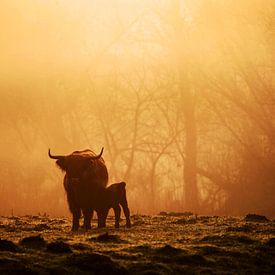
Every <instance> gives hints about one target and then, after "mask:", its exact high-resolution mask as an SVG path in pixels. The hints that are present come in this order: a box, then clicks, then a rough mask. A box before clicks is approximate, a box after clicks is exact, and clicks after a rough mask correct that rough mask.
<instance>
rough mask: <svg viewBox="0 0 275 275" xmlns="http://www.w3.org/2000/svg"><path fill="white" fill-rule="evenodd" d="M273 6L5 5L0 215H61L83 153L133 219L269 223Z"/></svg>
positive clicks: (274, 174)
mask: <svg viewBox="0 0 275 275" xmlns="http://www.w3.org/2000/svg"><path fill="white" fill-rule="evenodd" d="M274 12H275V1H274V0H265V1H264V5H263V2H262V1H261V0H250V1H246V0H240V1H234V0H230V1H227V0H196V1H191V0H170V1H168V0H167V1H166V0H160V1H157V0H131V1H130V0H128V1H127V0H113V1H107V0H101V1H99V0H98V1H97V0H79V1H73V0H55V1H54V0H47V1H46V0H25V1H21V0H2V1H1V3H0V25H1V32H0V60H1V63H0V99H1V100H0V120H1V124H0V133H1V138H0V152H1V153H0V163H1V165H0V167H1V168H0V214H1V215H24V214H37V213H41V214H43V213H46V214H49V215H53V216H60V215H68V214H69V211H68V207H67V203H66V195H65V191H64V188H63V184H62V179H63V176H64V175H63V174H62V172H61V170H59V169H58V168H57V166H56V165H55V162H54V161H53V160H51V159H50V158H49V157H48V148H51V151H52V153H53V154H63V155H65V154H70V153H71V152H73V151H75V150H81V149H86V148H90V149H92V150H93V151H95V152H96V153H99V152H100V149H101V147H104V148H105V149H104V154H103V157H104V159H105V161H106V165H107V168H108V171H109V177H110V179H109V183H114V182H118V181H126V183H127V195H128V201H129V206H130V209H131V212H132V213H150V214H154V213H158V212H160V211H193V212H195V213H200V214H220V215H243V214H246V213H252V212H255V213H259V214H265V215H269V216H272V215H274V209H275V203H274V197H275V169H274V167H275V158H274V157H275V147H274V146H275V124H274V121H275V87H274V64H275V60H274V45H275V43H274V42H275V41H274V37H275V21H274V18H275V17H274Z"/></svg>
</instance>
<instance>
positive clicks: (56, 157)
mask: <svg viewBox="0 0 275 275" xmlns="http://www.w3.org/2000/svg"><path fill="white" fill-rule="evenodd" d="M48 155H49V157H50V158H51V159H63V158H64V156H53V155H51V149H49V152H48Z"/></svg>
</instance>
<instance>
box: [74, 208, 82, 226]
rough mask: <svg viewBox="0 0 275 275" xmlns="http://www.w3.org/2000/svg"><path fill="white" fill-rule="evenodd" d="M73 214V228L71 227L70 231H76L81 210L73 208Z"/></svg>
mask: <svg viewBox="0 0 275 275" xmlns="http://www.w3.org/2000/svg"><path fill="white" fill-rule="evenodd" d="M72 214H73V226H72V231H77V230H78V228H79V219H80V216H81V210H80V208H75V209H73V210H72Z"/></svg>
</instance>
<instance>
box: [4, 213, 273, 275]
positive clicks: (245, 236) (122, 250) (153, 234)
mask: <svg viewBox="0 0 275 275" xmlns="http://www.w3.org/2000/svg"><path fill="white" fill-rule="evenodd" d="M131 218H132V224H133V226H132V227H131V228H126V227H125V226H124V224H125V221H124V220H122V221H121V228H120V229H114V228H113V225H114V220H113V218H112V217H111V218H109V219H108V221H107V228H105V229H97V228H96V226H95V225H96V221H95V220H93V229H92V230H90V231H87V232H85V231H84V229H81V230H79V232H77V233H73V232H71V231H70V228H71V221H70V219H67V218H51V217H47V216H22V217H0V238H1V239H0V274H173V275H175V274H221V273H224V274H275V234H274V233H275V226H274V225H275V221H274V220H273V221H272V220H267V219H265V218H264V217H258V216H255V215H247V216H246V217H218V216H193V215H188V213H187V214H186V213H165V212H163V213H161V214H160V215H156V216H145V215H133V216H132V217H131Z"/></svg>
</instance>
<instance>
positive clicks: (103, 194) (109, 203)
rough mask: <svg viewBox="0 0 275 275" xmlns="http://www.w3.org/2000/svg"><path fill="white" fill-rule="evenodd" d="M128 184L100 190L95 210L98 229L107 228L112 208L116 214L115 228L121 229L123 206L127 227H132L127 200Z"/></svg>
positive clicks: (121, 183)
mask: <svg viewBox="0 0 275 275" xmlns="http://www.w3.org/2000/svg"><path fill="white" fill-rule="evenodd" d="M125 186H126V183H125V182H119V183H114V184H112V185H110V186H109V187H107V188H100V189H99V192H98V193H97V194H98V196H97V198H95V200H94V210H95V211H96V212H97V216H98V227H106V219H107V215H108V212H109V210H110V208H113V209H114V212H115V227H116V228H119V221H120V214H121V209H120V206H122V209H123V212H124V215H125V218H126V226H127V227H131V221H130V211H129V208H128V202H127V198H126V189H125Z"/></svg>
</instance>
